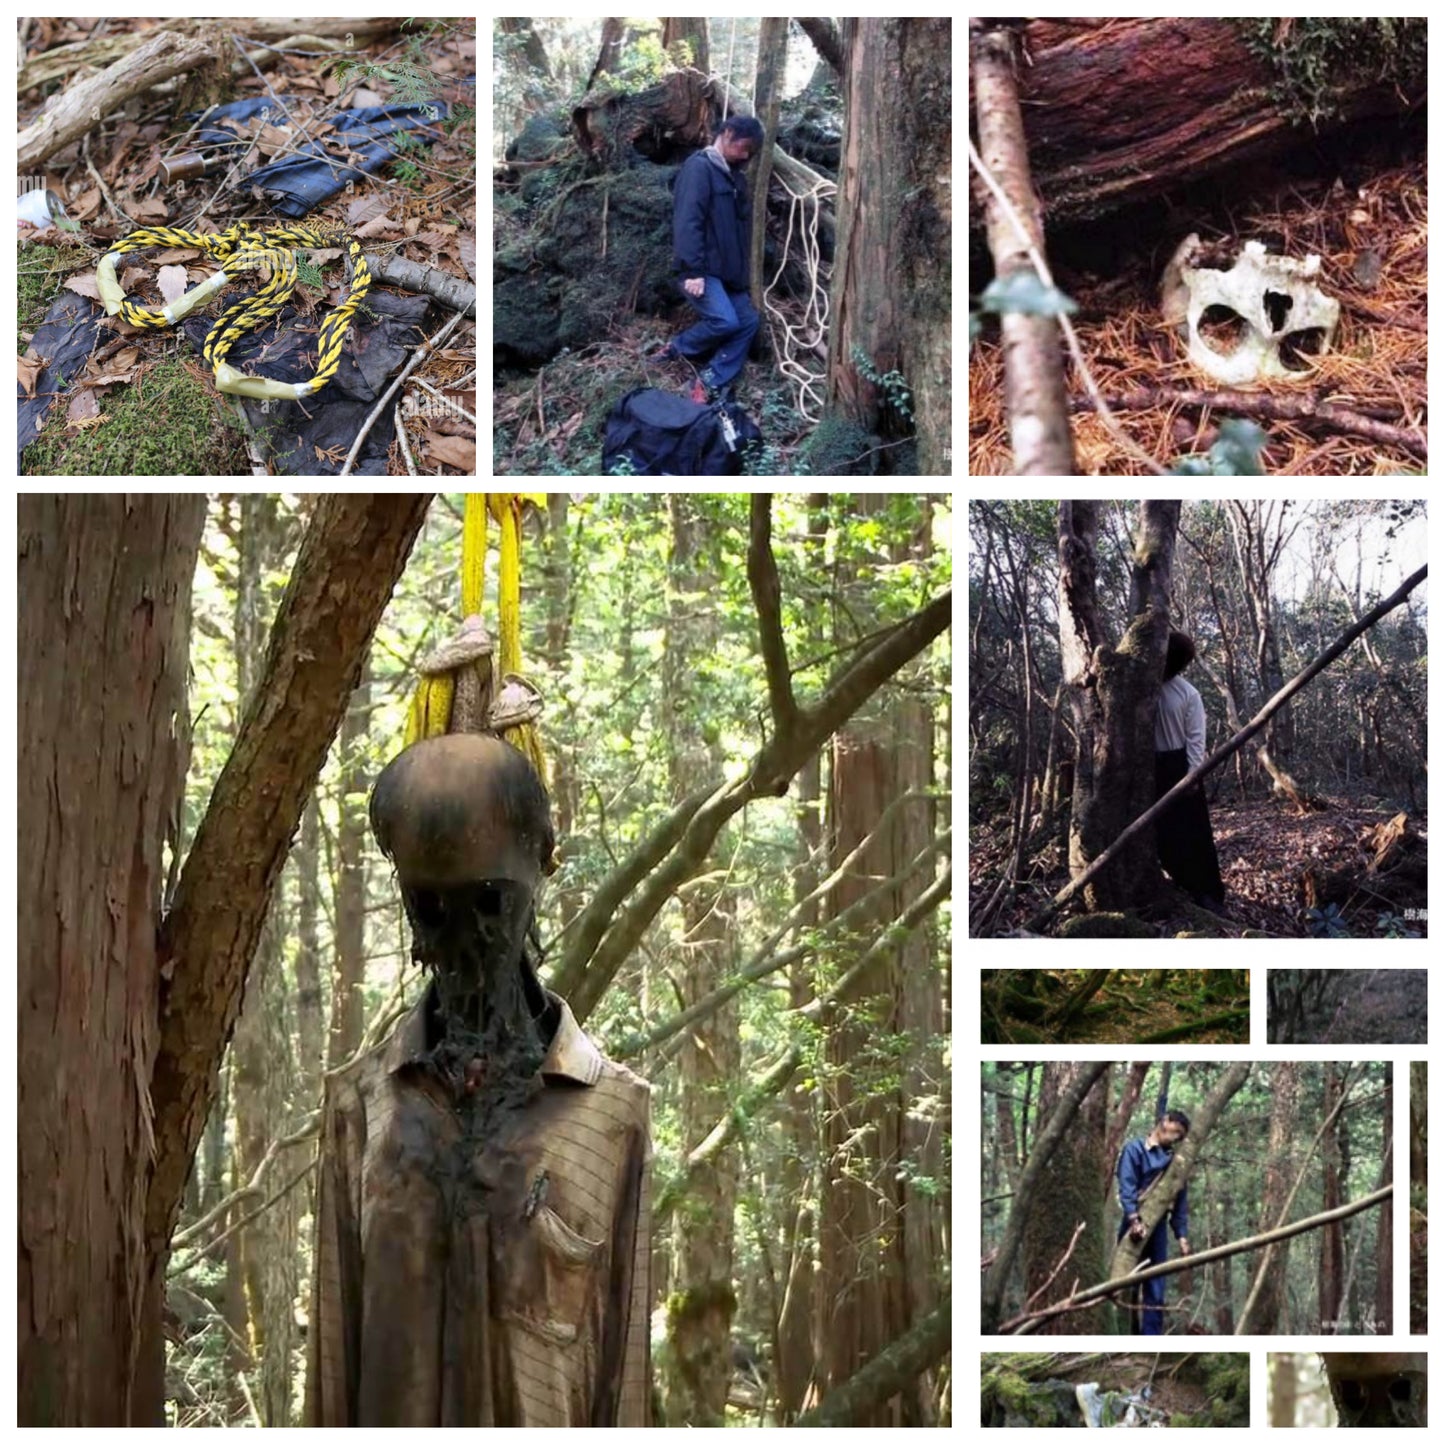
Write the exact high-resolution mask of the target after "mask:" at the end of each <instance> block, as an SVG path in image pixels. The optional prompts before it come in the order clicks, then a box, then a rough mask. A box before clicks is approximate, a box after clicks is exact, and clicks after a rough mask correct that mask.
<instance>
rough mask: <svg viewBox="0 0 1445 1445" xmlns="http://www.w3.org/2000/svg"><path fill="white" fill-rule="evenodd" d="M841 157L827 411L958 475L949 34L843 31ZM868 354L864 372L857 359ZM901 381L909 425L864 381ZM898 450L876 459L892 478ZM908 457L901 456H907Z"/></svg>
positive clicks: (890, 27)
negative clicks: (904, 442) (905, 444)
mask: <svg viewBox="0 0 1445 1445" xmlns="http://www.w3.org/2000/svg"><path fill="white" fill-rule="evenodd" d="M842 25H843V37H844V48H845V54H846V61H847V63H846V65H845V67H844V71H843V109H844V121H843V154H842V162H841V165H840V168H839V172H838V203H837V218H838V241H837V251H836V257H835V261H834V266H833V281H832V289H831V295H830V298H829V301H830V310H831V321H830V324H829V329H828V404H829V406H830V408H836V409H837V411H838V412H840V413H841V414H842V415H843V416H844V417H845V418H847V419H848V420H850V421H852V422H855V423H857V424H858V425H859V426H860V427H862V429H863V430H864V431H865V432H867V433H870V434H872V433H877V434H878V435H880V436H882V437H883V438H884V439H885V440H895V441H896V440H898V439H900V438H902V437H905V436H907V435H908V434H909V433H910V432H914V433H916V436H917V441H918V460H917V472H916V473H911V474H915V475H916V474H921V475H923V476H948V475H950V474H951V472H952V462H951V458H952V454H953V433H952V406H953V380H952V337H953V321H952V315H953V311H952V306H953V301H952V286H953V274H952V261H951V251H950V246H951V241H950V236H951V233H952V220H953V199H952V184H953V171H952V156H953V150H952V146H953V140H952V130H951V127H950V124H949V120H948V118H949V117H950V116H951V115H952V113H953V110H952V82H953V49H952V41H951V39H950V28H951V25H952V21H950V20H949V19H948V18H947V17H946V16H945V17H944V18H942V19H922V20H905V19H873V20H870V19H845V20H844V21H843V22H842ZM855 350H856V351H859V352H862V353H863V356H864V358H865V361H864V362H863V363H860V362H859V361H858V360H857V359H856V358H855V355H854V352H855ZM864 365H866V366H867V367H868V368H869V369H870V370H872V372H873V373H874V374H875V375H883V374H885V373H889V372H893V371H897V372H900V373H901V374H902V376H903V379H904V381H905V383H906V385H907V387H908V389H909V391H910V392H911V393H912V400H911V402H909V403H907V405H908V407H909V408H910V409H911V412H912V415H911V417H908V416H905V415H904V413H903V411H901V410H900V409H899V407H898V406H897V404H896V399H895V400H890V399H889V397H888V394H887V392H886V391H885V390H884V389H881V388H880V387H878V386H877V385H875V384H874V383H873V382H872V381H870V380H868V378H867V376H865V375H864V372H863V370H862V369H861V368H862V366H864ZM896 450H897V449H894V448H889V449H885V450H881V451H878V452H875V453H874V454H873V459H874V460H877V461H878V463H879V467H880V470H883V471H887V470H888V469H889V467H890V465H891V464H892V460H893V458H894V457H895V454H896ZM904 450H906V449H904Z"/></svg>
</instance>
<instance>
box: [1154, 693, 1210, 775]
mask: <svg viewBox="0 0 1445 1445" xmlns="http://www.w3.org/2000/svg"><path fill="white" fill-rule="evenodd" d="M1176 748H1183V749H1184V751H1185V754H1186V756H1187V757H1188V759H1189V767H1190V770H1191V771H1192V770H1193V769H1195V768H1197V767H1198V766H1199V765H1200V763H1202V762H1203V761H1204V699H1203V698H1202V697H1200V696H1199V689H1198V688H1196V687H1195V686H1194V685H1193V684H1192V683H1188V682H1185V681H1184V679H1183V678H1182V677H1171V678H1170V679H1169V681H1168V682H1166V683H1165V684H1164V686H1163V687H1161V688H1160V689H1159V711H1158V712H1157V713H1155V715H1154V751H1155V752H1156V753H1169V752H1173V751H1174V750H1175V749H1176Z"/></svg>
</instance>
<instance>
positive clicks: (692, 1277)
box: [662, 493, 740, 1426]
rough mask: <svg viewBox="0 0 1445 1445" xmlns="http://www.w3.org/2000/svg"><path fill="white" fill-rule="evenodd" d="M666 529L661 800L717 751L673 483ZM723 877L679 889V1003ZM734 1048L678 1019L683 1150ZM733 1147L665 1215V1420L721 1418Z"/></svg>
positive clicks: (712, 771) (701, 519)
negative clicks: (668, 1248)
mask: <svg viewBox="0 0 1445 1445" xmlns="http://www.w3.org/2000/svg"><path fill="white" fill-rule="evenodd" d="M668 514H669V523H670V530H671V534H672V551H671V557H670V559H669V566H668V572H669V588H668V624H667V648H666V653H665V656H664V689H665V691H664V706H665V715H666V719H667V722H666V730H667V738H668V754H669V756H668V763H669V773H670V784H671V788H672V795H673V801H674V803H676V802H681V801H682V799H683V798H685V797H686V796H687V794H688V793H689V792H690V791H691V790H692V789H693V787H695V786H696V780H697V779H698V778H699V777H709V776H713V775H716V774H717V773H720V772H721V771H722V769H723V766H724V763H725V759H724V758H723V757H722V755H721V752H720V748H719V744H718V742H717V740H716V737H715V736H714V738H713V741H712V743H711V744H709V741H708V739H707V737H706V736H705V734H704V727H703V721H704V716H705V710H706V697H705V694H704V693H703V692H702V691H701V690H700V686H699V683H700V679H699V674H698V671H697V659H698V658H700V657H706V656H710V655H711V654H712V653H713V652H714V651H715V650H716V648H717V645H718V635H719V634H718V618H717V614H716V613H715V612H714V611H713V610H711V609H709V608H699V607H698V606H697V604H696V602H695V600H694V599H696V598H698V597H700V596H702V595H703V594H704V593H705V591H706V589H707V585H708V580H707V579H708V578H709V577H713V576H716V562H715V558H714V555H713V549H714V547H715V541H714V539H713V538H711V537H710V535H709V532H708V526H707V514H706V513H705V512H704V511H703V510H702V509H701V508H700V507H699V506H698V504H697V502H696V500H695V499H694V498H692V497H689V496H687V495H686V494H684V493H673V494H671V495H669V497H668ZM726 890H727V878H726V875H724V876H723V878H722V880H721V882H719V883H710V884H707V885H705V886H700V887H693V888H690V889H688V890H687V892H686V893H684V894H683V896H682V899H681V904H682V925H683V937H682V956H683V959H684V963H683V965H682V967H681V968H680V969H679V971H678V974H679V977H678V982H679V984H680V986H681V994H682V1002H683V1005H684V1007H686V1006H687V1005H690V1004H693V1003H696V1002H697V1001H698V1000H699V999H700V998H702V997H704V996H705V995H707V994H709V993H711V992H712V991H713V990H714V989H715V988H717V987H718V986H719V984H721V983H722V982H723V980H724V978H725V977H726V976H727V974H728V973H729V971H730V970H731V968H733V967H734V966H735V965H736V954H735V949H734V948H733V946H732V940H733V939H734V938H735V936H736V926H735V923H734V919H733V915H732V901H731V897H730V895H729V893H728V892H727V891H726ZM739 1056H740V1047H739V1042H738V1006H737V1004H736V1003H735V1002H732V1003H728V1004H725V1005H724V1006H723V1007H722V1008H720V1009H718V1010H717V1011H716V1012H715V1013H713V1014H711V1015H710V1016H709V1017H708V1018H706V1019H705V1020H703V1021H701V1022H699V1023H697V1024H696V1025H695V1026H694V1027H693V1028H692V1029H690V1030H689V1032H688V1034H687V1036H686V1042H685V1044H684V1045H683V1048H682V1051H681V1054H680V1056H679V1060H678V1073H679V1101H680V1118H679V1121H678V1127H679V1130H680V1133H681V1136H682V1139H683V1142H684V1146H685V1147H686V1148H687V1149H688V1150H691V1149H693V1148H694V1147H695V1146H696V1145H697V1144H698V1143H700V1142H701V1141H702V1140H704V1139H705V1138H707V1137H708V1134H709V1133H710V1131H711V1130H712V1128H713V1126H714V1125H715V1123H716V1122H717V1120H718V1119H719V1117H722V1116H725V1115H726V1114H727V1113H728V1109H729V1106H730V1102H731V1098H732V1094H733V1092H734V1091H735V1089H736V1087H737V1076H738V1070H739ZM737 1186H738V1160H737V1151H736V1150H734V1149H724V1150H721V1151H719V1152H718V1154H717V1155H716V1156H715V1157H714V1158H712V1159H711V1160H709V1161H708V1162H707V1163H706V1164H704V1165H702V1166H701V1167H700V1168H699V1169H697V1170H695V1171H693V1172H692V1175H691V1178H690V1180H689V1184H688V1200H687V1204H686V1205H685V1206H684V1207H682V1208H679V1209H678V1211H677V1215H676V1217H675V1219H674V1221H673V1248H672V1257H673V1263H674V1277H673V1281H672V1289H671V1291H670V1293H669V1296H668V1309H667V1325H668V1338H669V1343H670V1346H671V1348H670V1350H669V1352H668V1362H669V1368H668V1371H667V1376H666V1378H665V1379H664V1380H663V1382H662V1384H663V1400H664V1405H665V1408H666V1412H667V1418H668V1420H669V1422H670V1423H672V1424H675V1425H680V1426H681V1425H698V1426H704V1425H721V1424H723V1419H724V1410H725V1407H726V1405H727V1395H728V1386H729V1383H730V1382H731V1379H732V1348H731V1330H732V1319H733V1313H734V1311H735V1309H736V1307H737V1299H736V1296H735V1294H734V1292H733V1210H734V1206H735V1204H736V1200H737Z"/></svg>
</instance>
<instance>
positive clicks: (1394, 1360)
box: [1320, 1353, 1427, 1429]
mask: <svg viewBox="0 0 1445 1445" xmlns="http://www.w3.org/2000/svg"><path fill="white" fill-rule="evenodd" d="M1320 1358H1321V1359H1322V1360H1323V1361H1324V1366H1325V1373H1326V1374H1327V1375H1328V1377H1329V1382H1330V1394H1331V1395H1332V1396H1333V1397H1334V1401H1335V1409H1336V1412H1337V1413H1338V1415H1339V1423H1340V1425H1341V1426H1345V1427H1348V1428H1353V1429H1359V1428H1368V1427H1370V1426H1374V1425H1384V1426H1387V1427H1391V1428H1395V1427H1399V1426H1406V1427H1410V1426H1422V1425H1424V1424H1425V1423H1426V1405H1427V1380H1426V1357H1425V1356H1424V1355H1423V1354H1383V1353H1382V1354H1327V1355H1322V1356H1321V1357H1320Z"/></svg>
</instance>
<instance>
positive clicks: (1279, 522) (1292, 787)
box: [1228, 502, 1309, 812]
mask: <svg viewBox="0 0 1445 1445" xmlns="http://www.w3.org/2000/svg"><path fill="white" fill-rule="evenodd" d="M1289 507H1290V504H1289V503H1288V502H1284V503H1281V504H1280V508H1279V511H1278V512H1277V513H1276V511H1275V509H1274V505H1273V504H1271V503H1264V502H1231V503H1230V504H1229V512H1228V515H1229V521H1230V527H1231V529H1232V531H1233V535H1234V550H1235V558H1236V560H1237V562H1238V564H1239V580H1240V585H1241V587H1242V588H1243V590H1244V595H1245V597H1246V598H1247V599H1248V602H1249V607H1250V612H1251V615H1252V616H1253V618H1254V632H1255V658H1254V662H1255V672H1256V676H1257V678H1258V680H1259V698H1260V701H1261V702H1263V701H1264V700H1265V699H1267V698H1271V697H1273V696H1274V695H1275V693H1277V692H1278V691H1279V690H1280V688H1282V687H1283V686H1284V682H1285V678H1284V666H1283V664H1282V663H1281V661H1280V653H1279V629H1278V627H1277V626H1276V625H1275V606H1274V571H1275V568H1276V566H1277V565H1278V562H1279V558H1280V554H1281V553H1282V551H1283V549H1284V544H1285V542H1286V541H1287V540H1288V537H1289V536H1290V535H1293V529H1290V531H1289V533H1286V530H1285V522H1286V516H1287V513H1288V511H1289ZM1272 525H1273V527H1274V535H1273V536H1271V535H1270V531H1271V526H1272ZM1296 525H1298V523H1296ZM1255 752H1256V755H1257V756H1258V758H1259V762H1260V766H1261V767H1263V768H1264V770H1265V772H1266V773H1268V774H1269V776H1270V778H1271V779H1272V780H1273V782H1274V791H1275V793H1276V794H1278V795H1280V796H1282V797H1286V798H1288V799H1289V800H1290V802H1291V803H1293V804H1294V806H1295V807H1296V808H1297V809H1298V810H1299V811H1300V812H1304V811H1305V810H1306V808H1307V806H1308V803H1309V799H1308V798H1307V797H1306V795H1305V792H1304V789H1303V788H1302V787H1301V786H1300V784H1299V782H1298V781H1297V780H1296V779H1295V777H1294V774H1293V773H1292V772H1291V768H1292V766H1293V764H1292V758H1293V756H1294V709H1293V706H1292V705H1291V704H1290V703H1285V705H1284V706H1283V707H1282V708H1280V709H1279V711H1278V712H1277V713H1275V715H1274V716H1273V717H1272V718H1270V720H1269V722H1268V723H1266V724H1265V728H1264V735H1263V740H1262V741H1261V742H1260V744H1259V746H1258V747H1257V748H1256V749H1255Z"/></svg>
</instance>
